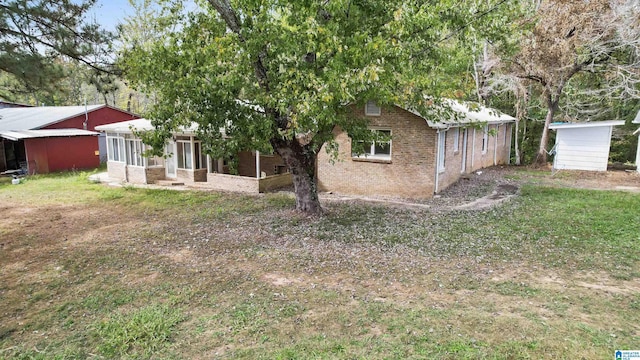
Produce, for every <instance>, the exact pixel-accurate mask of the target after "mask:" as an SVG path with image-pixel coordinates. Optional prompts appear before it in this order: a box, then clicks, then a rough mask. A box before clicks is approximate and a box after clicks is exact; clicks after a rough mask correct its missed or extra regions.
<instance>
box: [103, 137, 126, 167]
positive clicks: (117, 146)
mask: <svg viewBox="0 0 640 360" xmlns="http://www.w3.org/2000/svg"><path fill="white" fill-rule="evenodd" d="M107 158H108V159H109V161H114V162H125V147H124V137H122V136H118V135H117V134H115V135H107Z"/></svg>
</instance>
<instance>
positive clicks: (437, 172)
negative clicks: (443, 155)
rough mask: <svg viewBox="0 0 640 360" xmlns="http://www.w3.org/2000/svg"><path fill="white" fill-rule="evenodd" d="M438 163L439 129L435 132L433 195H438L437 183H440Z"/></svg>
mask: <svg viewBox="0 0 640 360" xmlns="http://www.w3.org/2000/svg"><path fill="white" fill-rule="evenodd" d="M439 163H440V129H438V130H436V163H435V166H434V167H433V168H434V169H435V170H436V183H435V186H434V189H433V193H434V194H437V193H438V182H439V181H440V169H438V164H439Z"/></svg>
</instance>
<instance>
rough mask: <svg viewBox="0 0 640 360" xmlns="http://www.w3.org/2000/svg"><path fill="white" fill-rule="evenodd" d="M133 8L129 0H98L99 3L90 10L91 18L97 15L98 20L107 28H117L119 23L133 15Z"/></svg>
mask: <svg viewBox="0 0 640 360" xmlns="http://www.w3.org/2000/svg"><path fill="white" fill-rule="evenodd" d="M133 12H134V11H133V8H132V7H131V5H130V4H129V0H98V2H97V4H96V5H95V7H94V8H93V9H91V11H90V12H89V17H88V18H89V19H93V18H94V17H95V19H96V21H97V22H98V23H99V24H101V25H102V26H103V27H104V28H105V29H107V30H110V31H115V30H116V25H117V24H118V23H121V22H124V19H125V18H126V17H127V16H131V15H133Z"/></svg>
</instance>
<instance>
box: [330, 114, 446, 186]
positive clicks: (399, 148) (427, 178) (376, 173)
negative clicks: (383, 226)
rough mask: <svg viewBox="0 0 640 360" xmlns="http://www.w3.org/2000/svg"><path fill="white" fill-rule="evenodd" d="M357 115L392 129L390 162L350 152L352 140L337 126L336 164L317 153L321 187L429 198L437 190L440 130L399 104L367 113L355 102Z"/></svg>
mask: <svg viewBox="0 0 640 360" xmlns="http://www.w3.org/2000/svg"><path fill="white" fill-rule="evenodd" d="M351 111H352V114H353V116H359V117H364V118H366V119H367V120H368V121H369V126H370V127H372V128H381V129H390V130H391V134H392V135H391V137H392V140H391V160H390V161H388V162H380V161H375V160H367V159H357V158H355V159H354V158H352V156H351V139H350V138H349V136H348V135H347V134H346V133H345V132H344V131H342V129H340V128H336V129H334V135H335V138H336V141H337V142H338V144H339V155H338V159H336V160H335V161H334V162H333V163H332V162H331V159H330V156H329V155H328V154H327V153H326V151H325V149H324V148H323V149H322V150H321V151H320V153H319V155H318V186H319V189H320V190H321V191H333V192H336V193H344V194H358V195H367V196H377V195H382V196H397V197H411V198H428V197H431V196H432V195H433V191H434V183H435V177H434V174H435V173H434V168H435V161H436V159H435V154H436V145H437V143H436V132H435V130H433V129H431V128H429V126H428V125H427V122H426V121H425V120H424V119H422V118H420V117H418V116H416V115H413V114H411V113H410V112H408V111H405V110H403V109H400V108H398V107H392V108H387V109H382V110H381V115H380V116H365V114H364V106H353V107H352V108H351Z"/></svg>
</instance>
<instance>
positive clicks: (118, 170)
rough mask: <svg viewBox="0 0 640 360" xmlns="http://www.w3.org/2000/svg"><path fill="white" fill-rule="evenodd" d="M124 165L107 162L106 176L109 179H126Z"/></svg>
mask: <svg viewBox="0 0 640 360" xmlns="http://www.w3.org/2000/svg"><path fill="white" fill-rule="evenodd" d="M125 169H126V164H125V163H122V162H117V161H107V174H109V177H110V178H111V179H116V180H122V181H124V180H125V179H126V172H125V171H126V170H125Z"/></svg>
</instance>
